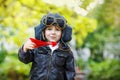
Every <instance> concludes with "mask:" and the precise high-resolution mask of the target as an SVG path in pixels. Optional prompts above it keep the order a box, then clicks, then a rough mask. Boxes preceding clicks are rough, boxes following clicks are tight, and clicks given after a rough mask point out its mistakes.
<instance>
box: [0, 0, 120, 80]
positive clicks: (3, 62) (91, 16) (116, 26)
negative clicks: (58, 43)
mask: <svg viewBox="0 0 120 80" xmlns="http://www.w3.org/2000/svg"><path fill="white" fill-rule="evenodd" d="M119 5H120V1H119V0H0V80H28V75H29V70H30V66H31V64H27V65H26V64H23V63H21V62H20V61H19V60H18V49H19V48H20V47H21V46H22V45H23V44H24V42H25V41H26V40H27V39H28V38H29V37H34V26H36V25H38V24H39V23H40V18H41V17H42V16H43V15H44V14H46V13H48V12H52V13H55V12H57V13H60V14H61V15H63V16H64V17H65V18H66V19H67V21H68V24H69V25H70V26H71V27H72V28H73V39H72V41H71V42H70V45H71V48H72V50H73V53H74V56H75V61H76V67H78V68H79V69H80V73H85V77H86V79H87V80H120V6H119Z"/></svg>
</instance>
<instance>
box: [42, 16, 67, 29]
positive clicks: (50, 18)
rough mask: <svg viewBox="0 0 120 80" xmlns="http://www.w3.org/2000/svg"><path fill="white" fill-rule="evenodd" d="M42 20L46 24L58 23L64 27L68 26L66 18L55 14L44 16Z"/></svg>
mask: <svg viewBox="0 0 120 80" xmlns="http://www.w3.org/2000/svg"><path fill="white" fill-rule="evenodd" d="M41 21H42V23H43V24H44V25H46V26H49V25H54V24H56V25H57V26H59V27H61V28H62V29H64V28H65V27H66V20H65V19H64V18H56V17H54V16H44V17H43V18H42V20H41Z"/></svg>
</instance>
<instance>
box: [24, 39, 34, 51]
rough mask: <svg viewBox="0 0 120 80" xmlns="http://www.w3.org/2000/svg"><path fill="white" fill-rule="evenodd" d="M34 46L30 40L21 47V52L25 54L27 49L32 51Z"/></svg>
mask: <svg viewBox="0 0 120 80" xmlns="http://www.w3.org/2000/svg"><path fill="white" fill-rule="evenodd" d="M35 46H36V44H35V43H33V42H32V41H31V40H30V39H28V40H27V41H26V42H25V44H24V46H23V50H24V51H25V52H26V51H27V50H29V49H34V48H35Z"/></svg>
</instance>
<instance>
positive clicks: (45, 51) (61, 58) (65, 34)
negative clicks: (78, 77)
mask: <svg viewBox="0 0 120 80" xmlns="http://www.w3.org/2000/svg"><path fill="white" fill-rule="evenodd" d="M71 35H72V28H71V27H69V26H68V25H67V23H66V20H65V18H64V17H63V16H61V15H59V14H51V13H49V14H47V15H45V16H43V18H42V19H41V23H40V25H39V26H36V27H35V39H37V40H41V41H44V42H56V45H55V46H51V45H50V44H48V45H43V46H40V47H39V46H38V45H37V43H35V42H33V41H32V40H31V39H28V41H26V43H24V45H23V46H22V48H20V49H19V52H18V56H19V60H20V61H22V62H23V63H30V62H32V68H31V71H30V80H74V76H75V70H74V57H73V53H72V51H71V49H70V47H69V46H68V45H67V42H68V41H70V40H71ZM39 44H40V43H39ZM35 46H38V47H35Z"/></svg>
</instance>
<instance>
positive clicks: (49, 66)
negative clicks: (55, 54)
mask: <svg viewBox="0 0 120 80" xmlns="http://www.w3.org/2000/svg"><path fill="white" fill-rule="evenodd" d="M51 54H52V53H51ZM51 54H48V55H50V61H49V65H48V74H47V79H46V80H48V77H49V74H50V68H51V62H52V55H51Z"/></svg>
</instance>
